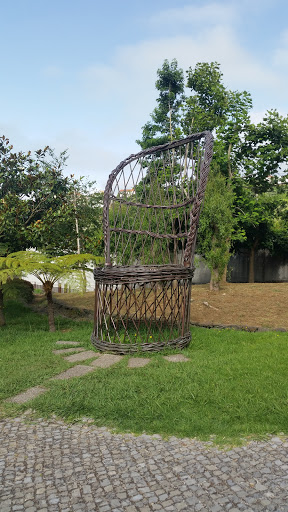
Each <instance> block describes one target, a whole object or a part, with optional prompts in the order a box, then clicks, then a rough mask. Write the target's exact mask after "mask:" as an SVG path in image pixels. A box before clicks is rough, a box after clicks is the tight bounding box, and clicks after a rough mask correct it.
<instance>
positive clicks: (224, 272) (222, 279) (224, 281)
mask: <svg viewBox="0 0 288 512" xmlns="http://www.w3.org/2000/svg"><path fill="white" fill-rule="evenodd" d="M227 267H228V265H225V268H224V271H223V274H222V277H221V284H226V283H227Z"/></svg>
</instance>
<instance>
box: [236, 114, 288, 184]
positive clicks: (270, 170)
mask: <svg viewBox="0 0 288 512" xmlns="http://www.w3.org/2000/svg"><path fill="white" fill-rule="evenodd" d="M239 159H240V164H241V172H242V174H243V176H244V179H245V181H247V183H249V184H250V185H251V186H252V187H253V191H254V192H255V193H258V194H259V193H262V192H265V191H268V190H271V189H272V188H273V187H274V186H275V185H277V183H278V180H279V175H280V174H281V175H282V176H285V175H286V177H287V173H288V169H287V168H285V166H287V164H288V116H286V117H283V116H281V115H280V114H279V113H278V112H277V111H276V110H270V111H269V110H268V111H267V113H266V115H265V116H264V118H263V121H261V122H260V123H258V124H257V125H254V124H250V125H249V126H247V129H246V133H245V140H244V141H243V143H242V145H241V148H240V152H239Z"/></svg>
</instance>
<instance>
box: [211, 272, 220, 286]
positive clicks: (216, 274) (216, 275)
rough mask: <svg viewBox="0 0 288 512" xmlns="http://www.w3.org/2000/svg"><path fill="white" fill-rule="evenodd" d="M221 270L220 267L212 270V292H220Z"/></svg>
mask: <svg viewBox="0 0 288 512" xmlns="http://www.w3.org/2000/svg"><path fill="white" fill-rule="evenodd" d="M219 281H220V278H219V271H218V268H213V269H212V271H211V279H210V292H219V290H220V285H219Z"/></svg>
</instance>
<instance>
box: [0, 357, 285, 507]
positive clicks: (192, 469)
mask: <svg viewBox="0 0 288 512" xmlns="http://www.w3.org/2000/svg"><path fill="white" fill-rule="evenodd" d="M75 368H77V367H76V366H75V367H74V368H73V369H75ZM84 368H90V371H93V367H91V366H85V367H84ZM25 420H27V415H25V416H24V415H23V417H21V418H13V419H11V418H6V419H4V420H2V421H0V472H1V492H2V495H1V496H0V511H1V512H10V511H12V512H13V511H15V512H17V511H18V510H19V511H21V510H25V511H26V510H27V511H28V512H36V511H37V512H59V511H62V512H64V511H66V512H70V511H75V512H77V511H83V512H90V511H91V512H95V511H99V512H100V511H102V512H150V511H158V512H175V511H176V512H177V511H184V512H186V511H187V512H190V511H191V512H193V511H201V512H220V511H222V510H223V512H226V511H230V512H233V511H235V512H236V511H238V512H241V511H242V512H288V506H287V465H288V450H287V448H288V445H287V438H286V439H285V438H283V439H281V438H279V442H278V441H277V443H276V442H275V441H273V442H271V441H269V440H268V441H265V442H264V441H257V442H256V441H253V442H250V443H249V444H247V445H246V446H242V447H241V448H239V447H237V448H233V449H231V450H229V451H225V450H221V449H218V448H216V447H214V446H213V445H212V444H211V443H209V442H207V443H204V442H203V443H202V442H199V441H197V440H195V439H177V438H175V437H174V438H170V439H168V440H163V439H162V438H161V437H160V436H158V435H154V436H149V435H141V436H138V437H135V436H133V435H130V434H125V435H121V434H112V433H110V432H109V431H108V430H107V429H106V428H104V427H102V428H97V427H95V426H93V425H90V424H87V423H84V424H83V423H81V424H72V425H69V424H65V423H64V422H61V421H60V420H57V421H56V420H53V421H52V420H51V421H46V420H43V419H39V420H36V421H35V420H33V423H27V422H25ZM285 443H286V444H285ZM28 454H29V455H28ZM27 455H28V456H27ZM267 468H270V471H269V472H267V471H265V470H266V469H267ZM224 473H225V474H227V479H222V478H221V475H222V474H224ZM263 488H264V489H266V491H263Z"/></svg>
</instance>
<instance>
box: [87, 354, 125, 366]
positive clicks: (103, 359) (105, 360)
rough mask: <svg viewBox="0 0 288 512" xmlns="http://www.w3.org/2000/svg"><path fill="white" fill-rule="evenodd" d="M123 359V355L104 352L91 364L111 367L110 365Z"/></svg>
mask: <svg viewBox="0 0 288 512" xmlns="http://www.w3.org/2000/svg"><path fill="white" fill-rule="evenodd" d="M121 359H123V356H117V355H113V354H103V355H100V357H99V358H98V359H96V360H95V361H92V362H91V363H90V366H93V367H94V368H95V367H96V368H109V366H112V365H113V364H116V363H119V361H121Z"/></svg>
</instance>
